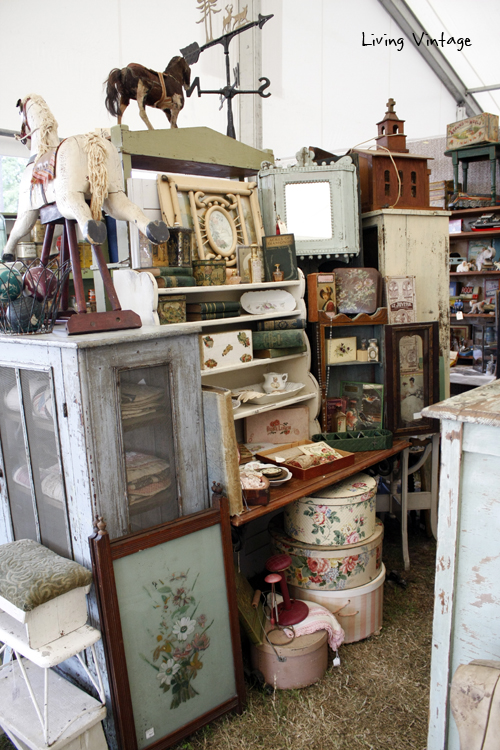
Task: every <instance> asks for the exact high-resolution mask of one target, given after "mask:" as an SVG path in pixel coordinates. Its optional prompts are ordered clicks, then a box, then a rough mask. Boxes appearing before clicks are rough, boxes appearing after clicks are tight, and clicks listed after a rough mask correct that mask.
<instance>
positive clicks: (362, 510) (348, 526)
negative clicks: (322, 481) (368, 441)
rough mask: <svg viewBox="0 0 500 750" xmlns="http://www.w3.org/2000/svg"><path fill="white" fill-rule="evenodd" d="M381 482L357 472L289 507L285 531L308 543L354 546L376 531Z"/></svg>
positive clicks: (286, 512)
mask: <svg viewBox="0 0 500 750" xmlns="http://www.w3.org/2000/svg"><path fill="white" fill-rule="evenodd" d="M376 494H377V481H376V479H374V478H373V477H371V476H369V475H368V474H356V475H355V476H353V477H349V478H348V479H345V480H344V481H343V482H338V483H337V484H333V485H331V486H330V487H326V488H325V489H324V490H320V491H318V492H317V493H316V494H315V496H314V497H302V498H300V499H299V500H294V501H293V502H292V503H290V504H289V505H288V506H287V507H286V508H285V531H286V533H287V534H289V535H290V536H292V537H293V538H294V539H297V540H299V541H301V542H304V543H306V544H317V545H322V546H323V545H332V546H335V545H339V546H345V545H351V544H357V543H358V542H361V541H362V540H364V539H369V538H370V537H371V536H372V534H373V533H374V531H375V505H376Z"/></svg>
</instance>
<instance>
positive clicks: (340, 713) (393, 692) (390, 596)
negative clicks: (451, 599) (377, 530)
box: [0, 518, 436, 750]
mask: <svg viewBox="0 0 500 750" xmlns="http://www.w3.org/2000/svg"><path fill="white" fill-rule="evenodd" d="M409 542H410V560H411V570H410V571H408V573H406V574H404V573H403V564H402V557H401V535H400V527H399V524H398V522H397V521H395V520H391V519H386V522H385V538H384V553H383V559H384V562H385V565H386V568H387V572H388V573H390V572H391V571H397V573H398V574H400V575H401V576H402V577H403V578H404V580H405V581H406V584H407V585H406V588H404V587H402V586H401V585H398V584H397V583H393V582H392V581H386V583H385V589H384V619H383V628H382V631H381V633H380V635H378V636H372V637H371V638H368V639H367V640H365V641H361V642H359V643H353V644H350V645H347V646H341V648H340V652H339V653H340V657H341V666H340V667H336V668H333V667H329V669H328V671H327V674H326V676H325V677H324V678H323V679H322V680H321V682H319V683H317V684H316V685H312V686H311V687H309V688H304V689H302V690H286V691H275V692H273V691H272V690H271V691H270V692H265V691H263V690H261V689H260V688H258V687H255V686H248V688H247V703H246V707H245V710H244V712H243V714H242V715H241V716H237V715H231V716H226V717H224V718H222V719H220V720H218V721H216V722H214V723H212V724H211V725H209V726H207V727H205V728H203V729H201V730H200V731H199V732H197V733H196V734H194V735H191V736H190V737H189V738H188V739H186V740H184V741H182V742H180V743H178V744H177V745H176V747H175V750H425V748H426V740H427V717H428V704H429V670H430V653H431V635H432V610H433V591H434V588H433V587H434V564H435V553H436V545H435V542H434V540H433V539H432V538H429V537H428V536H427V534H426V531H425V528H423V525H422V524H420V523H419V519H418V518H417V519H413V523H411V524H410V528H409ZM11 747H12V745H10V743H9V742H8V740H7V739H6V738H5V737H0V750H7V748H9V749H10V748H11Z"/></svg>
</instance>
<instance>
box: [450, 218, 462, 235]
mask: <svg viewBox="0 0 500 750" xmlns="http://www.w3.org/2000/svg"><path fill="white" fill-rule="evenodd" d="M461 231H462V219H450V228H449V232H450V234H459V232H461Z"/></svg>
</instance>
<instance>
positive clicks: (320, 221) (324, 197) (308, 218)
mask: <svg viewBox="0 0 500 750" xmlns="http://www.w3.org/2000/svg"><path fill="white" fill-rule="evenodd" d="M331 205H332V204H331V194H330V183H329V182H328V181H326V180H325V182H289V183H287V184H286V185H285V206H286V227H287V231H288V232H291V233H293V234H294V235H295V239H296V240H329V239H331V237H332V208H331Z"/></svg>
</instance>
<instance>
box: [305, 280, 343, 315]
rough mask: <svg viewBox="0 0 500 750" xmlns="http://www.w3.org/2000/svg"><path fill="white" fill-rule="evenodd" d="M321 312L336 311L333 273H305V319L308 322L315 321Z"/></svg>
mask: <svg viewBox="0 0 500 750" xmlns="http://www.w3.org/2000/svg"><path fill="white" fill-rule="evenodd" d="M321 312H323V313H332V314H335V313H336V312H337V301H336V292H335V274H334V273H310V274H308V275H307V319H308V320H309V322H310V323H317V322H318V320H319V317H320V316H319V314H320V313H321Z"/></svg>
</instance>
